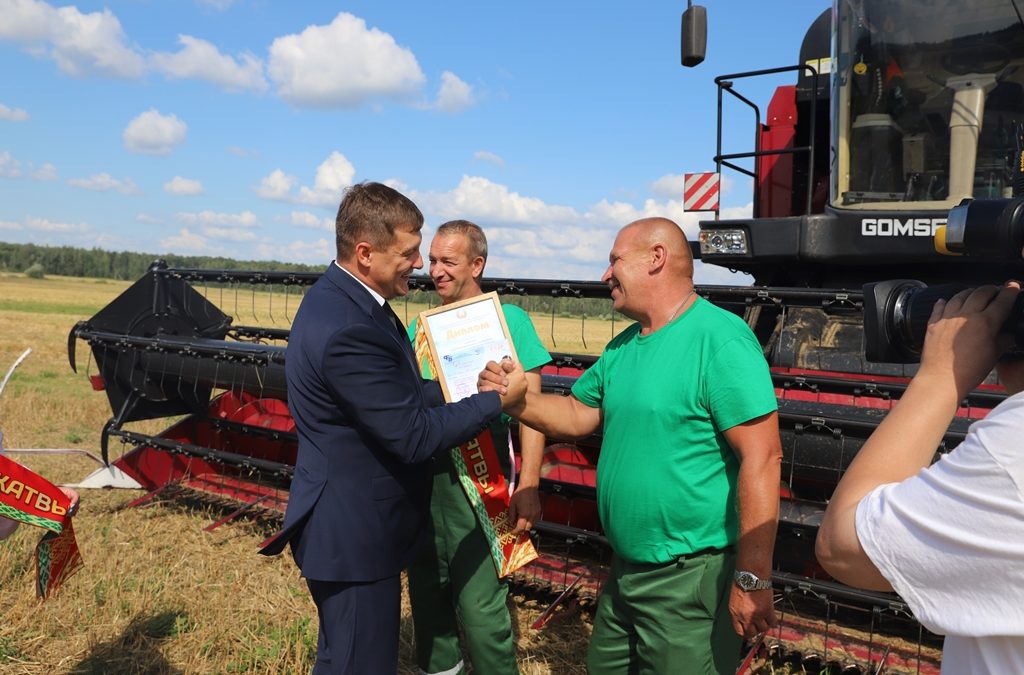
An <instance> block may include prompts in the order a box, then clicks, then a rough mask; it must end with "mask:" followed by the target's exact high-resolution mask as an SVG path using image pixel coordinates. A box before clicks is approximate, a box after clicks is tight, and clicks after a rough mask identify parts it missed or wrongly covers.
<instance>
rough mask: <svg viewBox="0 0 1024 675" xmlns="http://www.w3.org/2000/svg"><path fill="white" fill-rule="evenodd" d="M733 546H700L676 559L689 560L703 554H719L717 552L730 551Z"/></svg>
mask: <svg viewBox="0 0 1024 675" xmlns="http://www.w3.org/2000/svg"><path fill="white" fill-rule="evenodd" d="M735 548H736V547H735V546H733V545H732V544H729V545H728V546H723V547H721V548H719V547H717V546H709V547H707V548H702V549H701V550H699V551H694V552H693V553H687V554H686V555H681V556H679V558H677V559H678V560H690V559H692V558H699V557H701V556H705V555H719V554H722V553H732V552H733V549H735Z"/></svg>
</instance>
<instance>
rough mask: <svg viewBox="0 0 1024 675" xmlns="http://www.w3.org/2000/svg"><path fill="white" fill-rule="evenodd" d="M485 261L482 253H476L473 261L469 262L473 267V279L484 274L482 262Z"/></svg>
mask: <svg viewBox="0 0 1024 675" xmlns="http://www.w3.org/2000/svg"><path fill="white" fill-rule="evenodd" d="M486 262H487V261H486V260H484V257H483V256H482V255H478V256H477V257H475V258H473V262H471V263H470V265H471V266H472V267H473V278H474V279H479V278H480V277H482V276H483V274H484V264H485V263H486Z"/></svg>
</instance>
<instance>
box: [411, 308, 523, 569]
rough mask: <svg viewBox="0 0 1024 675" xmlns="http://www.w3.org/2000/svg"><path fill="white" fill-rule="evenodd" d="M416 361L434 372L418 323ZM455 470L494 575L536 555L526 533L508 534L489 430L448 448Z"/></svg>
mask: <svg viewBox="0 0 1024 675" xmlns="http://www.w3.org/2000/svg"><path fill="white" fill-rule="evenodd" d="M415 348H416V360H417V362H418V363H421V364H422V363H423V362H424V361H426V362H427V364H428V366H429V369H430V372H431V373H435V372H437V370H436V369H435V368H434V358H433V354H431V352H430V347H429V345H428V343H427V336H426V333H425V331H424V330H423V326H422V324H421V323H420V322H417V325H416V339H415ZM449 452H450V453H451V458H452V463H453V464H455V472H456V473H457V474H458V476H459V483H460V484H461V485H462V489H463V491H464V492H465V493H466V498H467V499H469V505H470V506H471V507H472V508H473V511H474V513H476V519H477V522H478V523H479V524H480V529H481V530H483V533H484V537H485V538H486V539H487V545H488V548H489V549H490V552H491V561H492V562H493V563H494V570H495V572H497V574H498V577H499V578H500V577H506V576H508V575H509V574H512V573H513V572H515V571H516V570H517V569H519V568H520V567H522V566H523V565H525V564H526V563H528V562H530V561H532V560H535V559H536V558H537V551H536V550H535V549H534V547H533V542H532V541H531V540H530V535H529V533H527V532H520V533H519V534H518V535H514V534H512V530H513V529H514V528H515V525H516V524H515V523H513V522H511V520H510V518H509V515H508V505H509V502H510V499H511V495H510V494H509V490H508V488H509V485H508V481H507V480H505V475H504V474H503V473H502V471H501V464H499V463H498V453H497V451H496V450H495V449H494V439H492V438H491V432H490V430H489V429H484V430H483V431H482V432H481V433H480V435H479V436H477V437H476V438H474V439H473V440H471V441H469V442H468V443H463V444H462V445H460V446H458V447H456V448H452V449H451V450H450V451H449Z"/></svg>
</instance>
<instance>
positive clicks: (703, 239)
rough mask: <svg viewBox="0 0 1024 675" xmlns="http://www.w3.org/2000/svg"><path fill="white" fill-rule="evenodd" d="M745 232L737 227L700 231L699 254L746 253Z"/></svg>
mask: <svg viewBox="0 0 1024 675" xmlns="http://www.w3.org/2000/svg"><path fill="white" fill-rule="evenodd" d="M746 253H747V232H746V230H742V229H739V228H731V229H721V230H701V231H700V254H701V255H716V254H726V255H746Z"/></svg>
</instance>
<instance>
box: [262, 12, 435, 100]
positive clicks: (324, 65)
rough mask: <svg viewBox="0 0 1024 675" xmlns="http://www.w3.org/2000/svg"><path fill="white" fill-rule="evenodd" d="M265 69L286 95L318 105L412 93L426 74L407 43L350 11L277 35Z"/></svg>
mask: <svg viewBox="0 0 1024 675" xmlns="http://www.w3.org/2000/svg"><path fill="white" fill-rule="evenodd" d="M267 73H268V74H269V76H270V79H271V81H273V83H274V85H275V87H276V91H277V93H278V94H279V95H280V96H281V97H282V98H284V99H285V100H287V101H288V102H290V103H292V104H294V105H298V106H310V107H314V108H356V107H358V106H360V105H362V104H363V103H365V102H367V101H368V100H371V99H375V98H379V97H386V98H399V99H401V98H410V97H412V96H413V95H415V94H416V93H417V92H418V91H419V90H420V88H421V87H422V85H423V83H424V80H425V78H424V76H423V71H422V70H420V66H419V63H418V62H417V61H416V57H415V56H414V55H413V53H412V52H411V51H410V50H409V49H407V48H405V47H400V46H399V45H398V44H396V42H395V39H394V38H393V37H392V36H391V35H389V34H388V33H385V32H384V31H382V30H380V29H378V28H369V27H367V25H366V22H365V21H364V20H362V19H360V18H359V17H357V16H353V15H352V14H349V13H348V12H341V13H340V14H338V16H336V17H335V18H334V21H332V22H331V23H330V24H328V25H326V26H308V27H307V28H306V29H305V30H304V31H302V32H301V33H299V34H292V35H285V36H282V37H279V38H277V39H276V40H274V42H273V43H272V44H271V45H270V55H269V59H268V62H267Z"/></svg>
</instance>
